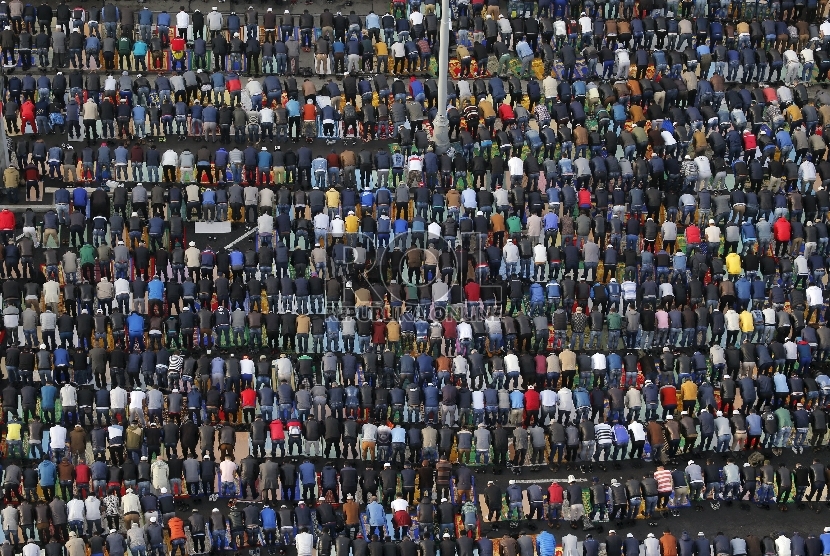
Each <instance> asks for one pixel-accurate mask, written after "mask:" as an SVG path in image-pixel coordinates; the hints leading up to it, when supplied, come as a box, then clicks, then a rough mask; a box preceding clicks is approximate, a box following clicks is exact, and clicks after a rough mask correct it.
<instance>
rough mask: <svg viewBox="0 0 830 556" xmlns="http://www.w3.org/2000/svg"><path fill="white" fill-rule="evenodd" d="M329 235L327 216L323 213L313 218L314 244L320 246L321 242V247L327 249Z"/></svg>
mask: <svg viewBox="0 0 830 556" xmlns="http://www.w3.org/2000/svg"><path fill="white" fill-rule="evenodd" d="M328 235H329V215H328V214H326V213H325V212H320V213H318V214H317V215H315V216H314V243H315V244H318V245H319V244H320V240H321V239H322V240H323V247H325V248H327V247H328Z"/></svg>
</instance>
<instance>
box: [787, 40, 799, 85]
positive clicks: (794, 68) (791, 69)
mask: <svg viewBox="0 0 830 556" xmlns="http://www.w3.org/2000/svg"><path fill="white" fill-rule="evenodd" d="M783 57H784V68H785V69H786V73H785V74H784V83H785V84H786V85H787V86H788V87H790V86H792V84H793V83H794V82H795V80H796V79H798V70H799V69H800V68H801V63H800V62H799V61H798V54H797V53H796V51H795V50H793V49H792V48H788V49H787V50H785V51H784V56H783Z"/></svg>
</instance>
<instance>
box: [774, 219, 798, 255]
mask: <svg viewBox="0 0 830 556" xmlns="http://www.w3.org/2000/svg"><path fill="white" fill-rule="evenodd" d="M792 232H793V228H792V226H791V225H790V222H789V221H788V220H787V219H786V218H784V217H783V216H779V217H778V220H776V221H775V224H773V225H772V236H773V237H774V238H775V241H776V242H777V245H776V246H775V255H776V256H777V257H780V256H781V255H784V254H785V253H786V252H787V247H788V246H789V244H790V239H792Z"/></svg>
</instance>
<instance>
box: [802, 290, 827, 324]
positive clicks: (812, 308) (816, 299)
mask: <svg viewBox="0 0 830 556" xmlns="http://www.w3.org/2000/svg"><path fill="white" fill-rule="evenodd" d="M804 293H805V294H806V296H807V322H808V323H809V322H810V318H812V316H813V312H816V313H817V314H820V313H821V310H822V309H823V308H824V296H823V294H822V291H821V288H820V287H819V286H817V285H815V284H813V285H812V286H810V287H808V288H807V291H806V292H804Z"/></svg>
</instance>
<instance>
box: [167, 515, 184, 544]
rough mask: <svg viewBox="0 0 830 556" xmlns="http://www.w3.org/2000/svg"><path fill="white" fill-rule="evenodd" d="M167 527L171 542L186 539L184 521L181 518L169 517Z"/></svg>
mask: <svg viewBox="0 0 830 556" xmlns="http://www.w3.org/2000/svg"><path fill="white" fill-rule="evenodd" d="M167 526H168V527H169V528H170V540H171V541H175V540H179V539H186V538H187V536H185V534H184V521H182V520H181V518H179V517H171V518H170V521H168V522H167Z"/></svg>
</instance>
